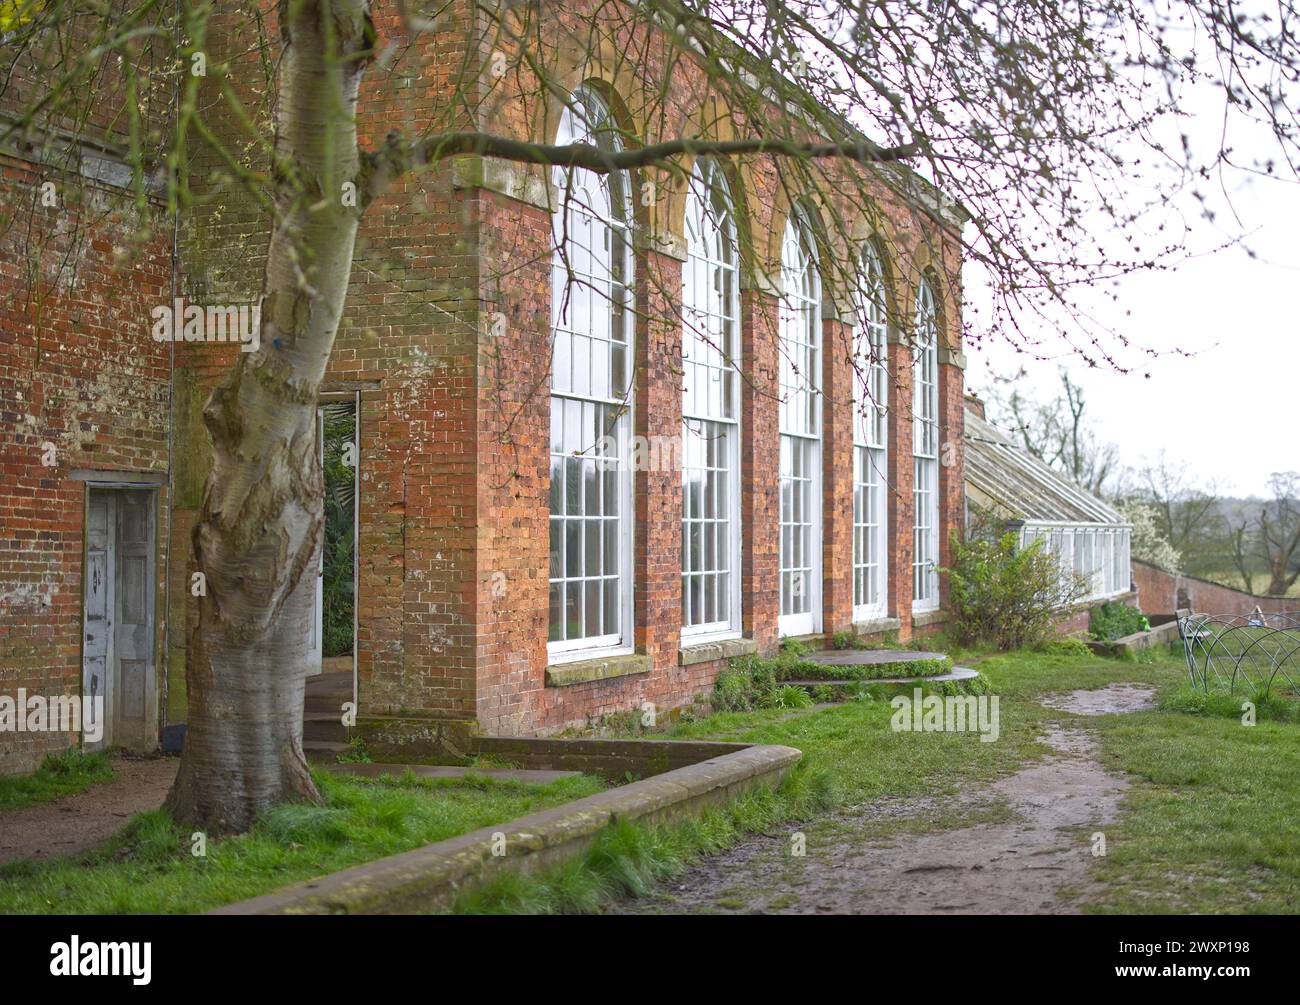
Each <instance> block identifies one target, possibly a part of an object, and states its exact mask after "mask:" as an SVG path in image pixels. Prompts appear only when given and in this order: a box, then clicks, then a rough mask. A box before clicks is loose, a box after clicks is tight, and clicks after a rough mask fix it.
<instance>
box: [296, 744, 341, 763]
mask: <svg viewBox="0 0 1300 1005" xmlns="http://www.w3.org/2000/svg"><path fill="white" fill-rule="evenodd" d="M351 749H352V745H351V744H350V743H336V742H333V741H329V740H304V741H303V744H302V752H303V754H304V755H306V757H307V760H309V761H315V762H316V763H318V764H319V763H322V762H323V763H326V764H332V763H334V762H335V761H336V760H337V759H338V756H339V754H346V753H347V752H348V751H349V750H351Z"/></svg>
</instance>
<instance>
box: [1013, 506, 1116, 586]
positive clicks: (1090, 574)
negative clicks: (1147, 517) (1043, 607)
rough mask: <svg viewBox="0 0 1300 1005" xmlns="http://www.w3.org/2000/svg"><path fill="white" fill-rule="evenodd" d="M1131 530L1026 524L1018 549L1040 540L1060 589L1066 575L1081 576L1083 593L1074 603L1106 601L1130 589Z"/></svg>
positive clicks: (1091, 526)
mask: <svg viewBox="0 0 1300 1005" xmlns="http://www.w3.org/2000/svg"><path fill="white" fill-rule="evenodd" d="M1131 538H1132V529H1131V528H1130V527H1129V526H1127V525H1105V524H1084V523H1053V522H1037V521H1036V522H1027V523H1026V524H1025V525H1024V526H1022V527H1021V529H1020V545H1021V547H1026V546H1028V545H1029V544H1030V543H1031V542H1033V541H1035V540H1040V539H1041V540H1042V541H1043V542H1044V545H1045V547H1046V548H1047V549H1048V550H1049V551H1050V552H1051V554H1052V555H1053V556H1054V557H1055V559H1056V561H1057V564H1058V565H1059V566H1060V569H1061V585H1062V587H1064V586H1066V585H1067V579H1068V574H1069V573H1075V574H1078V575H1080V576H1082V577H1083V578H1084V580H1085V582H1086V584H1087V587H1088V589H1087V592H1086V593H1085V594H1084V595H1083V596H1082V597H1080V598H1078V600H1077V601H1076V602H1077V603H1094V602H1096V601H1101V600H1109V599H1111V598H1112V597H1117V596H1120V595H1122V594H1125V593H1128V592H1129V587H1130V586H1132V570H1131V567H1130V564H1129V562H1130V549H1131V545H1132V540H1131Z"/></svg>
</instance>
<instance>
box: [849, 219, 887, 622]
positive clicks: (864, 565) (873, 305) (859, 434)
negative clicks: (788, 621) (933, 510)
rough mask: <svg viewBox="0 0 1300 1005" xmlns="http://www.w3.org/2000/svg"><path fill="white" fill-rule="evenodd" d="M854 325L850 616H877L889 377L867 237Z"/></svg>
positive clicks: (880, 298) (883, 609) (880, 288)
mask: <svg viewBox="0 0 1300 1005" xmlns="http://www.w3.org/2000/svg"><path fill="white" fill-rule="evenodd" d="M859 295H860V297H861V303H860V304H859V305H858V311H857V318H858V327H857V331H856V332H855V333H854V335H855V338H854V355H855V364H854V374H853V390H854V415H853V619H854V620H855V621H863V620H868V619H871V618H881V617H884V616H885V614H886V613H887V609H888V603H889V586H888V583H889V563H888V562H887V561H886V559H885V556H886V555H887V554H888V551H889V546H888V541H887V535H888V512H889V507H888V505H887V503H886V498H885V484H886V477H885V472H886V470H887V468H886V464H887V461H888V449H889V444H888V429H889V426H888V422H887V420H886V418H885V407H886V404H887V402H886V396H887V395H888V393H889V380H888V378H887V375H886V370H885V360H886V355H885V354H886V352H887V351H888V344H887V341H888V340H887V336H888V322H887V317H888V315H887V313H886V301H885V270H884V265H883V263H882V262H881V259H880V254H879V252H877V251H876V248H875V246H874V245H872V244H870V243H868V244H867V245H866V246H865V247H864V248H863V250H862V258H861V275H860V277H859Z"/></svg>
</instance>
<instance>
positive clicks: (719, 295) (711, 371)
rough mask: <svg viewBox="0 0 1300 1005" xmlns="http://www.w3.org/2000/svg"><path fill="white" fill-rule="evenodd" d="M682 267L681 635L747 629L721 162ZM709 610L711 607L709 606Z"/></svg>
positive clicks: (736, 277) (705, 174)
mask: <svg viewBox="0 0 1300 1005" xmlns="http://www.w3.org/2000/svg"><path fill="white" fill-rule="evenodd" d="M685 222H686V243H687V260H686V263H685V265H684V267H683V269H682V370H683V374H682V637H683V638H690V639H691V640H692V641H700V640H701V639H705V638H711V637H722V636H729V635H732V636H734V635H738V634H739V633H740V628H741V622H740V617H741V590H740V586H741V583H740V562H741V555H740V423H739V415H740V401H739V396H740V385H739V381H738V380H737V379H736V369H735V361H736V359H737V358H739V354H740V346H739V334H740V289H739V288H740V269H739V246H738V244H737V241H736V228H735V221H734V218H733V216H732V208H731V194H730V191H729V189H728V187H727V183H726V179H725V177H724V176H723V174H722V172H721V171H720V170H719V169H718V167H717V165H716V164H714V163H712V162H710V161H703V160H702V161H697V162H696V165H695V170H694V172H693V173H692V176H691V182H690V185H689V187H688V189H687V194H686V216H685ZM701 612H702V613H701Z"/></svg>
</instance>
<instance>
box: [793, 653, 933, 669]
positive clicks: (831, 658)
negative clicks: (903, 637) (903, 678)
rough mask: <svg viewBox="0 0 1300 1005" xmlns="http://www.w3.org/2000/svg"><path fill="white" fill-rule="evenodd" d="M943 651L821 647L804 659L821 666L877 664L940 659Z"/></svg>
mask: <svg viewBox="0 0 1300 1005" xmlns="http://www.w3.org/2000/svg"><path fill="white" fill-rule="evenodd" d="M944 658H945V656H944V654H943V653H921V652H916V651H915V650H912V649H821V650H818V651H817V652H815V653H809V654H808V655H807V656H805V657H804V659H806V660H809V661H811V662H813V663H820V664H821V665H822V666H832V667H846V666H855V667H863V666H879V665H880V664H882V663H915V662H917V661H918V660H941V659H944Z"/></svg>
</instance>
